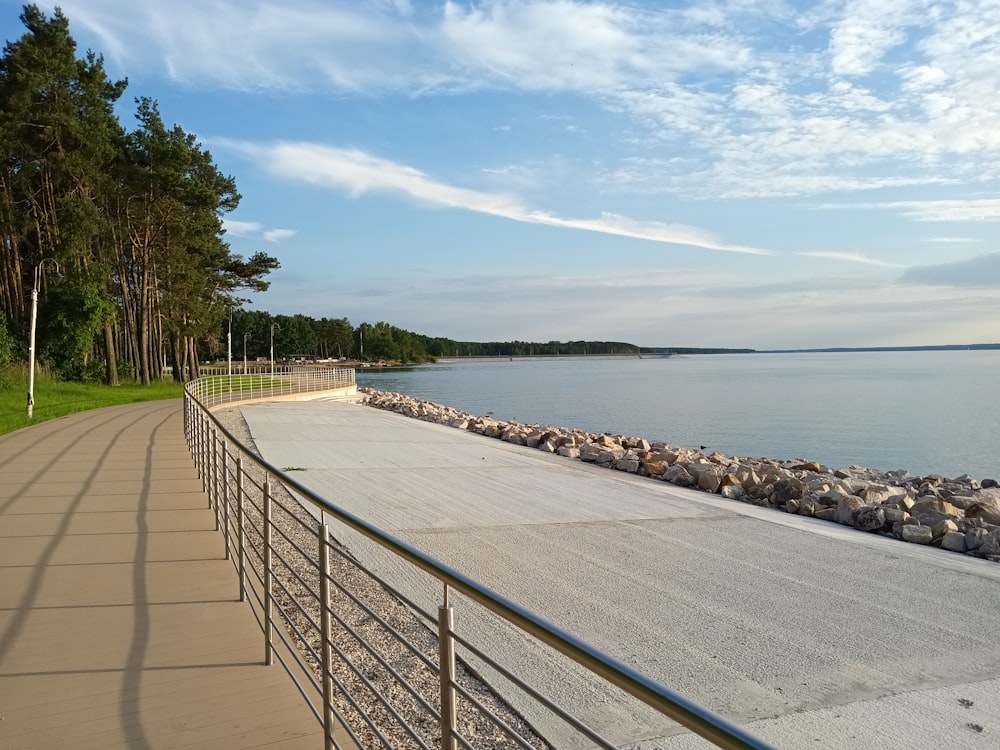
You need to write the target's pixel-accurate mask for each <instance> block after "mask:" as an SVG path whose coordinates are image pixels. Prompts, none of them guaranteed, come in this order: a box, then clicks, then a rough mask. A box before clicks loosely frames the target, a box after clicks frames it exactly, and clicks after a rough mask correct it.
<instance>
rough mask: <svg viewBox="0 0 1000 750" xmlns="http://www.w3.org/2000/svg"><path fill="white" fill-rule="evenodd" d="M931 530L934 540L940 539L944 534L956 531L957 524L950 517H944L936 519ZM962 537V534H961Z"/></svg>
mask: <svg viewBox="0 0 1000 750" xmlns="http://www.w3.org/2000/svg"><path fill="white" fill-rule="evenodd" d="M931 532H932V535H933V539H934V541H938V540H939V539H942V538H943V537H944V535H945V534H952V533H957V532H958V525H957V524H956V523H955V522H954V521H952V520H951V519H950V518H945V519H944V520H941V521H938V522H937V523H936V524H934V526H932V527H931ZM962 536H963V538H964V536H965V535H964V534H963V535H962Z"/></svg>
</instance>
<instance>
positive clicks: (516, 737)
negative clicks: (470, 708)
mask: <svg viewBox="0 0 1000 750" xmlns="http://www.w3.org/2000/svg"><path fill="white" fill-rule="evenodd" d="M452 684H453V685H454V687H455V690H457V691H458V693H459V694H460V695H461V696H462V697H463V698H465V699H466V700H467V701H469V702H470V703H471V704H472V705H474V706H476V708H478V709H479V712H480V714H481V715H483V716H485V717H486V718H487V719H489V720H490V721H492V722H493V723H494V724H495V725H496V726H498V727H499V728H500V729H502V730H503V731H504V732H505V733H506V735H507V736H508V737H510V739H512V740H513V741H514V743H515V744H517V745H520V746H521V747H522V748H524V750H535V748H534V747H533V746H532V744H531V743H530V742H528V741H527V740H526V739H524V737H522V736H521V735H520V734H518V733H517V730H516V729H514V728H513V727H509V726H507V724H506V723H505V722H504V721H503V720H502V719H501V718H500V717H499V716H497V715H496V714H495V713H493V712H492V711H491V710H490V709H488V708H487V707H486V706H484V705H483V704H482V702H481V701H480V700H478V699H477V698H476V697H475V696H473V695H472V692H471V691H469V690H467V689H466V688H464V687H462V685H460V684H459V683H458V681H457V680H456V681H455V682H454V683H452ZM610 750H615V748H614V746H613V745H611V746H610Z"/></svg>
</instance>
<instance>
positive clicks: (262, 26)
mask: <svg viewBox="0 0 1000 750" xmlns="http://www.w3.org/2000/svg"><path fill="white" fill-rule="evenodd" d="M61 5H62V7H63V8H64V10H65V11H66V12H67V14H68V15H69V17H70V18H71V20H72V21H73V23H74V24H78V25H80V26H81V27H83V28H86V29H88V30H89V31H90V32H91V33H92V34H94V35H96V36H97V37H98V38H99V40H100V44H101V48H102V49H103V50H105V51H107V52H108V54H109V55H111V56H112V57H113V58H115V59H118V60H119V61H120V62H121V64H122V65H123V66H124V68H125V70H129V71H131V70H135V69H138V70H139V71H144V70H148V69H149V68H153V69H154V70H155V69H159V70H167V71H168V72H169V74H170V75H172V76H174V77H175V78H177V79H178V80H181V81H184V82H185V84H186V85H188V86H192V87H195V86H197V87H206V86H221V87H229V88H236V89H246V90H262V89H267V90H275V91H281V92H283V93H287V92H289V91H291V92H297V91H298V92H302V91H309V92H319V93H324V92H335V93H337V94H342V93H343V92H348V93H355V92H364V95H365V96H378V95H379V94H381V93H384V92H396V93H402V94H405V95H407V96H431V95H434V94H436V93H441V92H447V93H449V94H457V93H462V92H470V91H482V90H503V91H514V92H527V93H529V94H534V93H539V92H541V93H546V94H547V93H550V92H556V93H567V94H570V95H572V96H574V97H576V98H577V99H582V100H585V101H586V102H588V103H590V104H591V105H597V106H600V107H603V108H605V109H607V110H609V111H611V112H612V113H613V114H614V115H616V116H617V115H620V116H621V118H622V123H621V125H620V126H619V129H618V130H617V132H611V133H608V134H607V135H606V136H604V134H601V133H597V132H596V131H595V130H594V128H593V127H592V125H591V124H590V123H589V122H580V123H578V124H577V125H578V127H580V128H581V129H585V130H586V132H587V133H588V135H592V134H593V135H594V137H593V140H594V142H600V139H601V137H602V136H604V137H605V138H606V139H607V140H608V141H610V145H611V146H613V147H616V148H617V147H620V146H623V145H627V147H628V148H629V153H628V154H626V158H640V159H646V160H647V161H648V162H649V163H651V164H652V163H658V164H661V165H664V169H662V170H661V171H652V172H644V173H642V174H637V173H633V172H630V171H629V170H627V169H622V170H620V171H619V172H618V173H617V175H616V182H617V185H618V187H619V188H620V189H623V188H630V189H635V190H660V191H670V192H683V193H684V194H685V195H688V196H699V197H706V198H707V197H719V196H722V197H738V198H750V197H765V196H791V195H808V194H816V193H823V192H835V191H836V192H846V191H858V190H872V189H877V188H884V187H895V186H904V185H926V186H931V185H947V184H953V183H966V184H968V183H976V182H979V183H983V182H986V181H988V180H991V179H993V178H994V177H995V175H996V174H997V173H998V170H1000V77H998V76H997V75H996V71H997V70H1000V20H998V19H1000V13H998V12H997V9H996V7H995V4H994V3H990V2H970V1H968V0H919V2H918V0H912V1H911V0H847V1H846V2H840V1H839V0H830V1H829V2H824V3H820V4H815V5H807V6H806V7H798V6H796V5H795V4H789V3H784V2H779V1H778V0H774V1H763V0H761V1H758V2H717V3H709V4H706V3H694V2H691V3H689V4H688V5H687V6H684V5H675V4H670V5H669V6H667V4H663V5H653V4H623V3H615V2H596V1H595V2H584V1H583V0H478V1H477V2H445V1H440V2H421V3H412V2H406V0H372V2H368V3H357V2H354V1H353V0H328V1H327V2H318V1H317V0H285V1H284V2H282V3H280V4H279V3H277V2H274V1H273V0H249V1H248V2H245V3H236V2H231V1H227V0H212V2H201V1H200V0H176V2H173V3H170V4H163V3H153V2H138V3H137V2H129V3H126V2H124V1H123V0H62V1H61ZM50 7H51V6H50ZM546 106H547V107H548V106H550V105H548V104H546ZM553 116H557V117H563V116H564V115H563V114H562V113H559V112H555V113H554V115H553ZM499 127H501V128H503V127H507V126H505V125H501V126H499ZM519 130H521V132H523V133H526V134H530V131H529V129H528V126H527V124H525V125H524V126H521V125H520V124H519ZM677 156H683V157H684V158H685V159H687V160H688V168H687V169H685V170H683V171H681V170H677V169H676V168H673V167H671V166H669V165H670V162H671V158H672V157H677ZM633 179H634V180H636V181H632V180H633Z"/></svg>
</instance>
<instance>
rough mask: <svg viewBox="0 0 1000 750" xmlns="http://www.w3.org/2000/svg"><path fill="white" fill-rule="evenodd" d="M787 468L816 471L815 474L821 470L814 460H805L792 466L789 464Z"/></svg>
mask: <svg viewBox="0 0 1000 750" xmlns="http://www.w3.org/2000/svg"><path fill="white" fill-rule="evenodd" d="M788 468H789V469H791V470H792V471H813V472H816V473H817V474H818V473H819V472H821V471H823V467H822V466H820V465H819V464H818V463H816V462H815V461H807V462H805V463H799V464H794V465H792V466H789V467H788Z"/></svg>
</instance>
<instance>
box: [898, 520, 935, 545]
mask: <svg viewBox="0 0 1000 750" xmlns="http://www.w3.org/2000/svg"><path fill="white" fill-rule="evenodd" d="M902 536H903V540H904V541H907V542H913V543H914V544H930V543H931V541H932V540H933V539H934V532H933V531H932V530H931V527H930V526H916V525H914V524H906V525H904V526H903V532H902Z"/></svg>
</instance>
